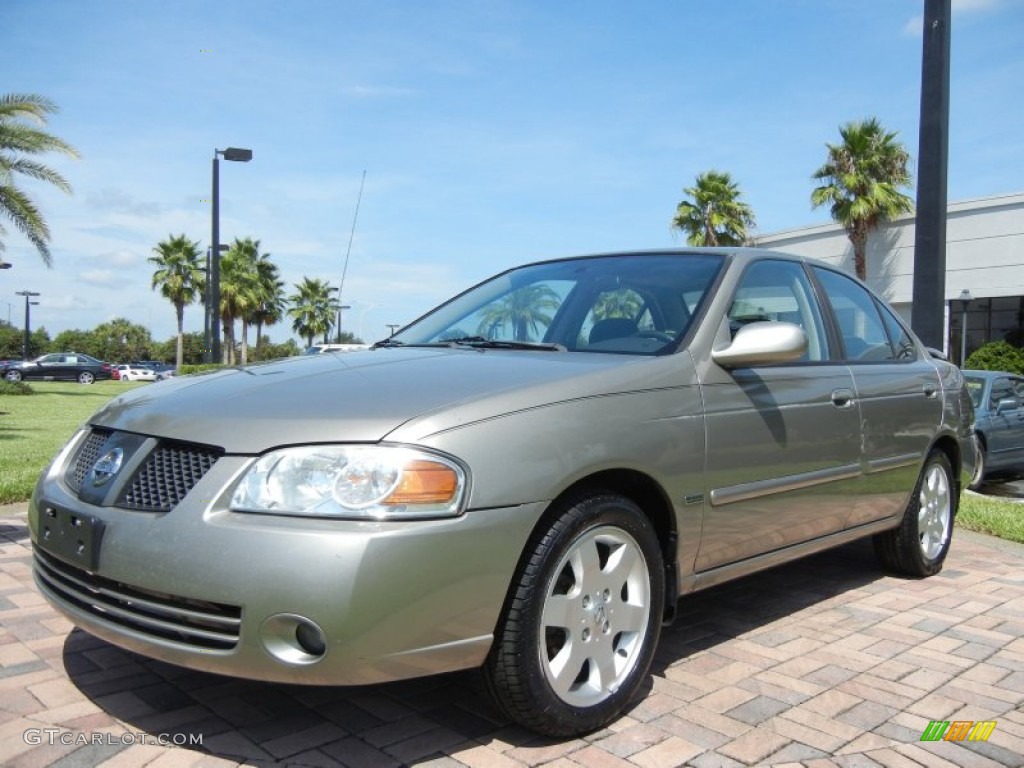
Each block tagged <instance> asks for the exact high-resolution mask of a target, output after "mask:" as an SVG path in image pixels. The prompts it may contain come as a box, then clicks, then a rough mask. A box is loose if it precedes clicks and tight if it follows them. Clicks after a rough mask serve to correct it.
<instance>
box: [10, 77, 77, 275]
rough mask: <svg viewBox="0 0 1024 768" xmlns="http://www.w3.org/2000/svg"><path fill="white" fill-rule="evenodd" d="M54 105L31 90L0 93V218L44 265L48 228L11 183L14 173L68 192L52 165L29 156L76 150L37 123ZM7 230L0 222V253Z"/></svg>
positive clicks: (50, 260) (70, 153)
mask: <svg viewBox="0 0 1024 768" xmlns="http://www.w3.org/2000/svg"><path fill="white" fill-rule="evenodd" d="M55 112H57V105H56V104H54V103H53V102H52V101H50V100H49V99H46V98H44V97H42V96H38V95H36V94H34V93H8V94H4V95H2V96H0V217H2V218H5V219H8V220H10V221H11V223H13V224H14V226H15V227H16V228H17V229H18V230H20V231H21V233H22V234H23V235H25V237H27V238H28V240H29V242H31V243H32V245H34V246H35V247H36V250H37V251H39V255H40V257H42V259H43V263H44V264H45V265H46V266H48V267H49V266H51V265H52V264H53V258H52V257H51V256H50V247H49V242H50V229H49V227H47V226H46V221H45V220H44V219H43V216H42V214H41V213H40V212H39V209H38V208H37V207H36V205H35V203H33V202H32V199H31V198H30V197H29V196H28V195H27V194H25V192H24V191H23V190H22V189H20V188H19V187H18V186H17V185H16V184H15V183H14V179H15V174H17V173H20V174H22V175H24V176H28V177H30V178H33V179H39V180H41V181H46V182H49V183H50V184H53V185H54V186H55V187H57V188H58V189H62V190H64V191H65V192H71V185H70V184H68V182H67V181H66V180H65V179H64V177H63V176H61V175H60V174H59V173H57V172H56V171H55V170H53V169H52V168H50V167H48V166H46V165H43V164H42V163H40V162H37V161H36V160H32V159H30V157H29V156H31V155H39V154H42V153H44V152H61V153H63V154H65V155H68V156H70V157H78V153H77V152H76V151H75V150H74V148H72V147H71V146H70V145H69V144H67V143H65V142H64V141H62V140H61V139H58V138H57V137H56V136H53V135H51V134H49V133H47V132H46V131H44V130H42V129H41V128H36V127H34V126H33V125H31V123H35V124H36V125H38V126H44V125H46V118H47V116H48V115H51V114H53V113H55ZM6 234H7V230H5V229H4V227H3V225H0V252H2V251H3V250H4V242H3V238H4V237H5V236H6Z"/></svg>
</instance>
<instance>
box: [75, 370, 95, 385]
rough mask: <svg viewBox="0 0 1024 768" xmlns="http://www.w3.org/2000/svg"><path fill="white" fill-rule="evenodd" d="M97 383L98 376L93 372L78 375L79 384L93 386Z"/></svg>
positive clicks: (83, 372)
mask: <svg viewBox="0 0 1024 768" xmlns="http://www.w3.org/2000/svg"><path fill="white" fill-rule="evenodd" d="M94 381H96V375H95V374H94V373H93V372H92V371H82V372H81V373H79V374H78V383H79V384H92V383H93V382H94Z"/></svg>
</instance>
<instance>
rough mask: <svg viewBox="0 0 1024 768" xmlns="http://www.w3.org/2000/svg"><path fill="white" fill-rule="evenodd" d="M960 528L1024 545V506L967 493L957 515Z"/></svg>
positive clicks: (961, 499) (962, 497)
mask: <svg viewBox="0 0 1024 768" xmlns="http://www.w3.org/2000/svg"><path fill="white" fill-rule="evenodd" d="M956 524H957V526H959V527H960V528H963V529H965V530H968V531H977V532H978V533H987V534H989V535H990V536H998V537H999V538H1000V539H1006V540H1007V541H1016V542H1017V543H1018V544H1024V504H1020V503H1017V502H1013V501H1003V500H1002V499H996V498H993V497H991V496H978V495H977V494H973V493H965V494H964V495H963V496H961V497H960V510H959V511H958V512H957V513H956Z"/></svg>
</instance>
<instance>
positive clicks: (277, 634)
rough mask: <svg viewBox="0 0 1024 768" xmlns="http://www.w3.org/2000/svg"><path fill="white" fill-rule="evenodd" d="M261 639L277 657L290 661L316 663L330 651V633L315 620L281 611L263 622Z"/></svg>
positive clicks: (281, 660) (267, 649)
mask: <svg viewBox="0 0 1024 768" xmlns="http://www.w3.org/2000/svg"><path fill="white" fill-rule="evenodd" d="M260 640H261V641H262V643H263V647H264V649H265V650H266V651H267V653H269V654H270V655H271V656H272V657H273V658H274V659H276V660H277V661H280V662H282V663H283V664H288V665H297V666H304V665H306V664H316V663H317V662H318V661H320V660H321V659H323V658H324V656H326V655H327V636H326V635H325V634H324V631H323V630H322V629H320V627H318V626H317V625H316V623H315V622H313V621H311V620H310V619H307V618H306V617H305V616H298V615H296V614H294V613H279V614H277V615H275V616H271V617H270V618H268V619H267V620H266V621H264V622H263V624H262V625H260Z"/></svg>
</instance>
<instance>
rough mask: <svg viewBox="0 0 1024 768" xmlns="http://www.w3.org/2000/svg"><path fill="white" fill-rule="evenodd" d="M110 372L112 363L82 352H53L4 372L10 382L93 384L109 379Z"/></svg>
mask: <svg viewBox="0 0 1024 768" xmlns="http://www.w3.org/2000/svg"><path fill="white" fill-rule="evenodd" d="M110 370H111V366H110V363H104V362H103V361H101V360H97V359H96V358H95V357H89V355H83V354H82V353H80V352H51V353H49V354H46V355H42V356H41V357H37V358H36V359H35V360H31V361H29V362H24V363H16V364H14V365H12V366H10V367H9V368H7V369H6V370H5V371H4V378H5V379H7V380H8V381H21V380H22V379H46V380H66V381H78V382H80V383H82V384H92V383H93V382H94V381H96V379H109V378H110Z"/></svg>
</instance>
